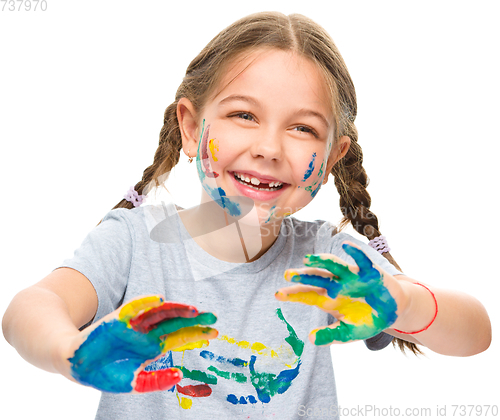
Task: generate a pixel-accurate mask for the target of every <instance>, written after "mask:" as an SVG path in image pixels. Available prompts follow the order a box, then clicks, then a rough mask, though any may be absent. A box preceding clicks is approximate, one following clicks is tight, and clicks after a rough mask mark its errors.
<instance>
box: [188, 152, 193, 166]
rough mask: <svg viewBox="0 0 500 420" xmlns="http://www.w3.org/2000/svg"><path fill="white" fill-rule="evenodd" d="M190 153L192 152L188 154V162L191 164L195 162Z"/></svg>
mask: <svg viewBox="0 0 500 420" xmlns="http://www.w3.org/2000/svg"><path fill="white" fill-rule="evenodd" d="M189 152H190V150H188V154H187V155H188V157H189V159H188V162H189V163H192V162H193V157H192V156H189Z"/></svg>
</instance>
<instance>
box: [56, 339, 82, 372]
mask: <svg viewBox="0 0 500 420" xmlns="http://www.w3.org/2000/svg"><path fill="white" fill-rule="evenodd" d="M79 335H80V332H79V331H77V333H75V332H73V331H71V332H69V331H68V332H65V333H60V334H58V336H57V337H53V345H52V347H51V354H50V358H51V362H52V366H53V369H54V371H55V372H57V373H60V374H61V375H63V376H65V377H66V378H68V379H71V380H74V379H73V376H72V375H71V363H70V362H69V359H70V358H71V357H72V356H73V355H74V354H75V350H76V349H77V348H78V345H77V344H76V343H77V341H79V340H78V336H79Z"/></svg>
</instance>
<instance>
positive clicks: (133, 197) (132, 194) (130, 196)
mask: <svg viewBox="0 0 500 420" xmlns="http://www.w3.org/2000/svg"><path fill="white" fill-rule="evenodd" d="M146 197H147V195H139V193H138V192H137V191H136V190H135V189H134V187H130V189H129V190H128V191H127V194H125V195H124V196H123V198H124V199H125V200H127V201H130V202H131V203H132V204H133V205H134V207H139V206H140V205H141V204H142V202H143V201H144V200H145V199H146Z"/></svg>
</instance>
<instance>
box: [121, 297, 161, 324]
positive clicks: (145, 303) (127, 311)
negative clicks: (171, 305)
mask: <svg viewBox="0 0 500 420" xmlns="http://www.w3.org/2000/svg"><path fill="white" fill-rule="evenodd" d="M163 301H164V299H163V296H160V295H156V296H145V297H140V298H137V299H134V300H131V301H130V302H127V303H126V304H125V305H123V306H122V307H121V309H120V312H119V314H118V319H119V320H120V321H124V322H127V323H128V322H129V320H130V319H131V318H133V317H135V316H136V315H138V314H139V313H140V312H142V311H144V310H147V309H152V308H155V307H157V306H160V305H161V304H162V303H163Z"/></svg>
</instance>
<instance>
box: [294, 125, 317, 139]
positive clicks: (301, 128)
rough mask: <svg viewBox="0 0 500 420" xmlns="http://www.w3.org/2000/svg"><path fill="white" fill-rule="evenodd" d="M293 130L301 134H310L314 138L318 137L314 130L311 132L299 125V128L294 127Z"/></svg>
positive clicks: (304, 126)
mask: <svg viewBox="0 0 500 420" xmlns="http://www.w3.org/2000/svg"><path fill="white" fill-rule="evenodd" d="M294 130H297V131H300V132H302V133H310V134H312V135H313V136H314V137H318V133H316V131H315V130H313V129H312V128H311V127H308V126H306V125H299V126H297V127H295V128H294Z"/></svg>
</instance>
